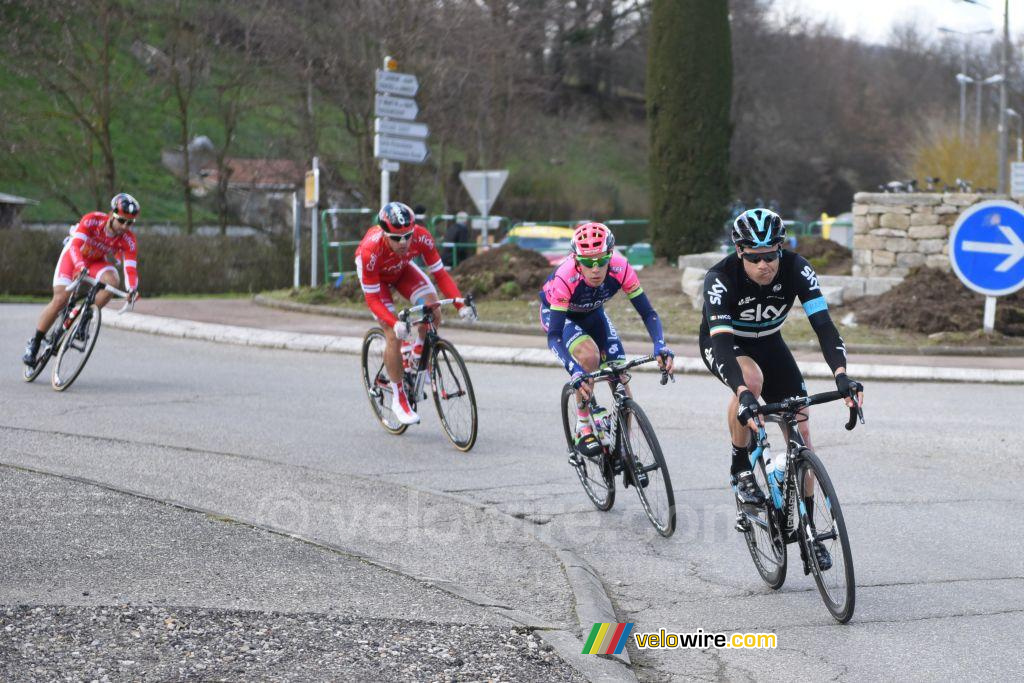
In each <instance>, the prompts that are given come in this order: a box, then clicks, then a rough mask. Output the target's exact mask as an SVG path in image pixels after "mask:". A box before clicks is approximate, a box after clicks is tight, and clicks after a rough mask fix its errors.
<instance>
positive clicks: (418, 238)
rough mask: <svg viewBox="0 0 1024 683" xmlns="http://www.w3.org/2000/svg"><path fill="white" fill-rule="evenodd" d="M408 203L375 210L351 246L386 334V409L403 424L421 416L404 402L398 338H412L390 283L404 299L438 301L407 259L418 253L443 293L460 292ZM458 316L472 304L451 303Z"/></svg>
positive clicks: (417, 349)
mask: <svg viewBox="0 0 1024 683" xmlns="http://www.w3.org/2000/svg"><path fill="white" fill-rule="evenodd" d="M415 221H416V216H415V215H414V214H413V211H412V209H410V208H409V207H408V206H406V205H405V204H403V203H401V202H391V203H389V204H385V205H384V207H383V208H382V209H381V210H380V213H378V214H377V225H375V226H374V227H372V228H370V230H369V231H368V232H367V233H366V236H365V237H363V240H362V241H361V242H360V243H359V247H358V248H357V249H356V273H357V274H358V276H359V284H360V285H361V286H362V288H363V295H364V296H365V297H366V305H367V306H369V307H370V311H372V312H373V315H374V316H376V318H377V320H378V321H380V324H381V327H382V328H383V330H384V336H385V337H386V338H387V348H386V350H385V352H384V364H385V366H386V367H387V372H388V379H390V380H391V393H392V400H391V410H392V411H394V413H395V416H396V417H398V419H399V421H400V422H401V423H402V424H415V423H417V422H419V421H420V418H419V415H417V414H416V413H415V412H414V411H413V410H412V408H411V407H410V405H409V398H408V397H407V396H406V395H405V389H404V387H403V386H402V384H403V383H402V345H401V342H402V341H407V340H408V341H411V340H412V338H413V336H414V335H413V330H412V329H411V327H410V325H409V324H408V323H402V322H400V321H399V320H398V318H397V317H396V316H395V305H394V303H393V302H392V300H391V288H392V287H394V288H395V289H396V290H398V293H399V294H401V295H402V296H404V297H405V298H406V299H408V300H409V301H413V302H415V301H416V300H417V299H420V298H422V299H423V300H424V303H425V304H436V303H437V291H436V290H435V289H434V285H432V284H431V283H430V279H429V278H428V277H427V275H426V273H424V272H423V271H422V270H420V268H419V267H418V266H417V265H416V264H415V263H413V262H412V260H413V259H414V258H416V257H417V256H422V257H423V262H424V263H425V264H426V266H427V270H428V271H430V272H431V273H433V274H434V278H435V279H436V280H437V284H438V286H439V287H440V288H441V291H442V292H443V293H444V295H445V297H447V298H456V297H460V298H461V296H462V295H461V294H460V293H459V287H458V285H456V284H455V280H453V279H452V277H451V276H450V275H449V274H448V273H447V271H445V269H444V264H442V263H441V257H440V255H439V254H438V253H437V247H436V246H434V238H433V237H432V236H431V235H430V233H429V232H427V230H426V228H424V227H422V226H420V225H416V222H415ZM455 308H456V309H458V311H459V317H461V318H463V319H469V320H472V319H474V313H473V309H471V308H470V307H469V306H465V305H463V304H461V303H456V304H455ZM434 319H435V320H436V321H437V324H438V325H440V324H441V315H440V309H439V308H438V309H437V310H435V311H434ZM425 336H426V329H424V328H423V327H421V328H420V330H419V337H418V339H416V341H415V343H414V344H413V346H412V349H411V355H410V360H409V362H410V366H411V367H415V365H416V363H418V361H419V355H420V353H421V352H422V351H423V339H424V337H425Z"/></svg>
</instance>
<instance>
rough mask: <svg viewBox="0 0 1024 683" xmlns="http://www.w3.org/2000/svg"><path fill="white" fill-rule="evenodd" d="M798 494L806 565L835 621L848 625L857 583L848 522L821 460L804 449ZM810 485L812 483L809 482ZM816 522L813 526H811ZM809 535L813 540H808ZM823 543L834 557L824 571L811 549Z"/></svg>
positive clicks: (801, 536) (799, 462) (801, 538)
mask: <svg viewBox="0 0 1024 683" xmlns="http://www.w3.org/2000/svg"><path fill="white" fill-rule="evenodd" d="M797 463H798V464H797V470H796V476H797V491H798V492H799V494H800V504H799V506H800V542H801V543H803V545H804V552H805V553H806V557H807V563H808V564H809V565H810V567H811V574H813V575H814V582H815V583H816V584H818V592H819V593H821V599H822V600H823V601H824V602H825V607H826V608H827V609H828V611H829V612H830V613H831V614H832V616H833V617H835V619H836V621H838V622H839V623H841V624H845V623H846V622H848V621H849V620H850V618H851V617H852V616H853V608H854V603H855V599H856V588H857V586H856V583H855V581H854V576H853V555H852V554H851V552H850V539H849V537H848V536H847V535H846V522H845V521H844V520H843V510H842V508H841V507H840V506H839V497H838V496H836V490H835V487H833V486H832V480H831V479H830V478H829V476H828V472H826V471H825V466H824V465H823V464H822V462H821V459H820V458H818V456H817V455H815V454H814V452H813V451H811V450H808V449H804V450H803V451H801V455H800V457H799V458H798V459H797ZM808 482H810V483H808ZM811 496H813V498H814V509H813V515H812V517H808V513H811V512H812V511H810V510H807V509H806V506H805V505H804V502H803V501H804V500H806V499H807V498H808V497H811ZM812 522H813V523H812ZM809 534H810V535H811V537H809ZM812 541H818V542H820V543H822V544H824V546H825V549H826V550H827V551H828V552H829V555H830V556H831V557H832V566H831V567H830V568H828V569H822V567H821V566H820V565H819V564H818V558H817V556H816V555H815V554H814V550H813V549H812V548H811V542H812Z"/></svg>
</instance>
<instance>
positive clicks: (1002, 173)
mask: <svg viewBox="0 0 1024 683" xmlns="http://www.w3.org/2000/svg"><path fill="white" fill-rule="evenodd" d="M1009 53H1010V0H1003V49H1002V55H1001V57H1000V60H999V69H1000V71H1002V75H1003V79H1002V80H1001V81H1000V82H999V194H1006V192H1007V189H1008V188H1007V185H1006V181H1007V178H1006V171H1007V168H1006V76H1007V70H1008V68H1009Z"/></svg>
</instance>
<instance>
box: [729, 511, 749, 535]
mask: <svg viewBox="0 0 1024 683" xmlns="http://www.w3.org/2000/svg"><path fill="white" fill-rule="evenodd" d="M733 528H734V529H736V531H738V532H740V533H741V534H749V533H750V529H751V527H750V520H749V519H747V516H746V515H744V514H742V513H740V514H737V515H736V524H735V525H734V526H733Z"/></svg>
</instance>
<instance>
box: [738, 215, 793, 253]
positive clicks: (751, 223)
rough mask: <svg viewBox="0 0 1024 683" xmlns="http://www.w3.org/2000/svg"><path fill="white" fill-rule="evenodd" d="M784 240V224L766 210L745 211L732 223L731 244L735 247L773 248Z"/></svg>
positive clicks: (777, 216)
mask: <svg viewBox="0 0 1024 683" xmlns="http://www.w3.org/2000/svg"><path fill="white" fill-rule="evenodd" d="M785 239H786V225H785V223H783V222H782V219H781V218H780V217H779V214H777V213H775V212H774V211H769V210H768V209H747V210H746V211H744V212H743V213H741V214H740V215H739V216H736V220H734V221H733V222H732V242H733V244H735V245H736V246H737V247H744V248H749V247H774V246H777V245H779V244H782V241H783V240H785Z"/></svg>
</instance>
